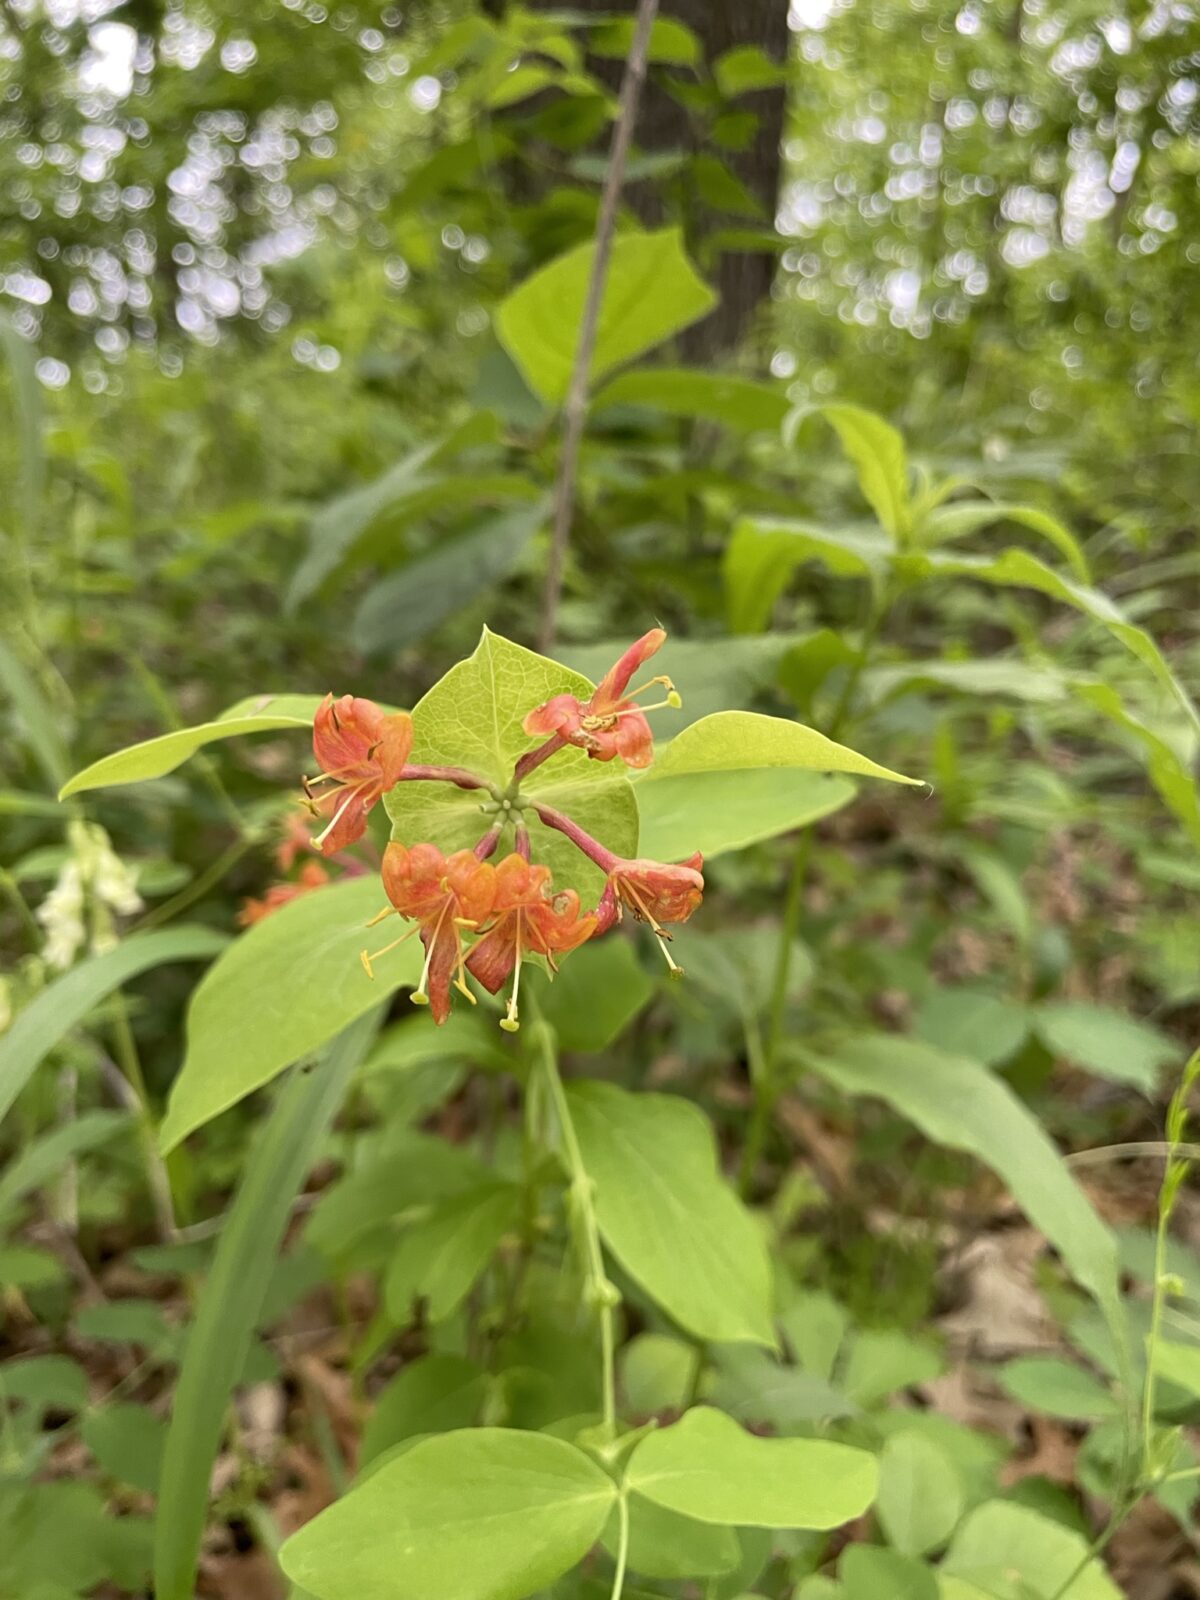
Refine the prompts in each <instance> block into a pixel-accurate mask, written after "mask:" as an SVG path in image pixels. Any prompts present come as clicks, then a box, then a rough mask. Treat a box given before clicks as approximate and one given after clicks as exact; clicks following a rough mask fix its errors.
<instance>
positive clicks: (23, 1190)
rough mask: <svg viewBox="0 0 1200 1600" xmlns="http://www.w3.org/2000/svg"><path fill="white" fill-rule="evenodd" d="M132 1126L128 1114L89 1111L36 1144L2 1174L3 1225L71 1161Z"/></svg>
mask: <svg viewBox="0 0 1200 1600" xmlns="http://www.w3.org/2000/svg"><path fill="white" fill-rule="evenodd" d="M131 1126H132V1118H131V1117H130V1115H129V1113H128V1112H127V1111H85V1112H84V1113H83V1115H82V1116H80V1117H76V1118H75V1119H74V1120H73V1121H72V1122H65V1123H63V1124H62V1126H61V1127H58V1128H52V1129H51V1130H50V1132H49V1133H44V1134H42V1135H41V1137H40V1138H37V1139H35V1140H33V1142H32V1143H31V1144H30V1145H28V1146H27V1147H26V1149H24V1150H22V1151H21V1153H20V1155H18V1156H15V1157H14V1158H13V1159H12V1160H11V1161H10V1162H9V1163H8V1165H7V1166H6V1167H5V1168H4V1170H3V1172H0V1223H3V1221H4V1220H5V1213H6V1212H7V1211H10V1210H11V1209H12V1208H13V1206H15V1205H16V1204H17V1202H18V1201H19V1200H21V1199H22V1198H23V1197H24V1196H25V1195H27V1194H31V1193H32V1192H33V1190H34V1189H40V1188H41V1187H42V1186H43V1184H46V1183H49V1182H50V1181H51V1180H52V1179H54V1178H57V1177H59V1176H60V1174H61V1173H62V1172H63V1171H64V1169H65V1168H66V1165H67V1163H68V1162H69V1161H73V1160H74V1159H75V1158H76V1157H77V1156H81V1155H83V1154H84V1153H85V1152H86V1151H88V1150H95V1149H97V1148H98V1147H99V1146H100V1145H102V1144H107V1143H108V1141H109V1140H110V1139H111V1138H112V1137H113V1136H114V1134H117V1133H120V1132H123V1131H124V1130H125V1129H127V1128H129V1127H131Z"/></svg>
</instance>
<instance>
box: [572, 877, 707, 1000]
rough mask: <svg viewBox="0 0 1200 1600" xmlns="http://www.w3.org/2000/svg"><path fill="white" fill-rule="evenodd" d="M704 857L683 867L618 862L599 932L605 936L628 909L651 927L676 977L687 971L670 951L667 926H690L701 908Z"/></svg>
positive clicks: (601, 910) (598, 911) (599, 918)
mask: <svg viewBox="0 0 1200 1600" xmlns="http://www.w3.org/2000/svg"><path fill="white" fill-rule="evenodd" d="M703 865H704V857H703V856H702V855H701V854H700V852H699V851H697V852H696V854H695V855H694V856H692V857H690V858H689V859H688V860H687V861H685V862H683V864H682V865H680V866H668V865H666V864H665V863H664V862H661V861H648V860H640V861H617V862H616V864H615V865H614V866H613V867H612V868H611V869H610V871H609V876H608V886H607V888H606V889H605V891H604V895H603V897H602V899H601V901H600V904H599V905H598V906H597V908H596V916H597V922H598V930H599V932H601V933H603V932H604V931H605V930H606V929H607V928H610V927H611V926H612V925H613V923H614V922H616V921H619V919H620V917H621V915H622V909H623V907H625V906H628V908H629V910H630V911H631V912H632V913H633V915H634V917H635V918H636V919H637V921H638V922H645V923H647V924H648V925H649V926H650V928H651V929H652V930H653V932H654V936H655V938H656V939H657V940H658V943H659V948H660V949H661V951H662V953H663V955H664V956H665V957H666V959H667V966H668V967H669V968H670V969H671V972H672V973H673V974H674V975H675V976H677V977H678V976H681V975H682V971H683V969H682V968H681V967H680V966H679V964H678V963H677V962H676V961H675V959H674V957H673V956H672V955H671V952H670V951H669V950H668V949H667V946H668V944H670V942H671V935H670V934H669V933H668V932H667V930H666V929H665V928H664V927H663V926H662V924H663V923H664V922H686V921H687V920H688V918H689V917H690V916H691V914H692V912H693V911H695V909H696V907H697V906H698V905H699V904H700V901H701V898H702V897H703V894H704V878H703V875H702V873H701V871H700V869H701V867H702V866H703Z"/></svg>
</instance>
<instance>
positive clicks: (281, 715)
mask: <svg viewBox="0 0 1200 1600" xmlns="http://www.w3.org/2000/svg"><path fill="white" fill-rule="evenodd" d="M320 703H321V696H320V695H301V694H287V695H283V694H280V695H259V696H257V697H256V698H254V699H251V700H243V701H240V702H239V703H238V705H236V706H233V707H231V708H230V709H229V710H228V711H226V712H223V713H222V715H221V716H219V717H218V718H216V719H215V721H213V722H201V723H199V724H198V725H197V726H196V727H194V728H179V729H177V730H176V731H175V732H173V733H164V734H160V735H159V737H158V738H157V739H146V740H144V741H143V742H142V743H141V744H132V745H129V746H128V748H126V749H124V750H116V751H114V752H113V754H112V755H110V756H102V757H101V758H100V760H99V761H93V762H92V764H91V766H90V767H84V769H83V771H82V772H77V773H76V774H75V776H74V777H73V778H72V779H71V780H70V782H69V783H67V784H66V785H65V786H64V787H63V790H62V792H61V794H60V795H59V799H60V800H65V799H66V798H67V796H68V795H72V794H82V793H83V791H84V790H85V789H106V788H108V787H110V786H111V785H112V784H116V783H145V782H146V781H147V780H148V779H150V778H161V777H163V776H165V774H166V773H168V772H174V771H175V768H176V767H179V766H182V765H183V763H184V762H185V761H187V760H188V759H189V758H190V757H191V756H194V755H195V754H196V752H197V750H200V749H203V747H204V746H205V745H206V744H213V743H214V742H215V741H216V740H218V739H233V738H236V737H239V736H240V735H242V734H246V733H277V732H279V731H280V730H281V729H282V730H287V729H302V730H307V731H309V732H311V730H312V721H313V717H314V715H315V714H316V709H317V707H318V706H319V705H320Z"/></svg>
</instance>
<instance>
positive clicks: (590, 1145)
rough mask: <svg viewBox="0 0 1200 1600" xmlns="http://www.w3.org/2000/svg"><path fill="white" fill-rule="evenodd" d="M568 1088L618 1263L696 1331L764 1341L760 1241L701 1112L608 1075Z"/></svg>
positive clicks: (767, 1286) (770, 1333) (768, 1330)
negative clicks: (608, 1079)
mask: <svg viewBox="0 0 1200 1600" xmlns="http://www.w3.org/2000/svg"><path fill="white" fill-rule="evenodd" d="M567 1094H568V1098H569V1100H570V1104H571V1117H572V1120H573V1121H574V1123H575V1131H576V1133H577V1135H578V1138H579V1144H580V1148H581V1150H582V1151H583V1161H584V1166H585V1167H586V1168H587V1171H588V1176H589V1177H590V1178H591V1179H592V1181H593V1182H594V1184H595V1186H596V1196H595V1204H596V1217H597V1220H598V1222H599V1224H600V1232H601V1234H602V1235H603V1237H604V1240H605V1243H606V1244H607V1245H608V1247H609V1249H610V1250H611V1251H612V1252H613V1254H614V1255H615V1256H616V1258H617V1260H618V1261H619V1262H620V1263H621V1265H622V1266H623V1267H624V1268H625V1270H626V1271H627V1272H628V1273H629V1274H630V1276H631V1277H632V1278H634V1279H636V1281H637V1282H638V1283H639V1284H641V1286H642V1288H643V1289H645V1291H646V1293H647V1294H649V1295H650V1296H651V1298H652V1299H654V1300H656V1301H657V1302H658V1304H659V1305H661V1306H662V1307H663V1309H664V1310H665V1311H667V1312H668V1313H669V1314H670V1315H671V1316H672V1317H674V1318H675V1320H676V1321H677V1322H678V1323H679V1324H680V1326H681V1327H683V1328H686V1329H687V1331H688V1332H689V1333H692V1334H695V1336H696V1337H697V1338H700V1339H711V1340H714V1341H718V1342H719V1341H733V1340H738V1339H747V1340H750V1341H752V1342H754V1343H758V1344H765V1345H773V1344H774V1343H775V1334H774V1329H773V1327H772V1323H771V1265H770V1261H769V1259H768V1256H767V1249H766V1244H765V1242H764V1240H763V1235H762V1231H761V1230H760V1228H759V1226H758V1224H757V1223H756V1222H755V1221H754V1219H753V1217H751V1215H750V1213H749V1212H748V1211H747V1210H746V1209H745V1207H744V1206H743V1205H742V1203H741V1201H740V1200H738V1198H737V1197H736V1195H735V1194H734V1192H733V1190H732V1189H731V1188H730V1187H729V1185H728V1184H727V1183H726V1182H725V1180H724V1179H723V1178H722V1177H721V1175H720V1173H719V1171H718V1169H717V1152H716V1142H715V1140H714V1138H713V1132H712V1128H711V1127H710V1125H709V1122H708V1119H707V1118H706V1117H705V1115H704V1113H703V1112H702V1111H701V1110H700V1109H699V1108H698V1107H697V1106H694V1105H692V1104H691V1103H690V1102H689V1101H687V1100H681V1099H680V1098H679V1097H678V1096H676V1095H661V1094H636V1095H635V1094H630V1093H629V1092H628V1090H625V1089H619V1088H617V1087H616V1085H615V1084H609V1083H573V1084H571V1086H570V1087H569V1089H568V1091H567ZM733 1520H734V1521H736V1520H737V1519H736V1518H734V1519H733Z"/></svg>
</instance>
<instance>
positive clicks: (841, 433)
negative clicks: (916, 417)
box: [820, 403, 912, 545]
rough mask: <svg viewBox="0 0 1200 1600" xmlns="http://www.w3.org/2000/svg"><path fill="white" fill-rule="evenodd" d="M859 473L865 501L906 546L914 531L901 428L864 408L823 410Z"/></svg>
mask: <svg viewBox="0 0 1200 1600" xmlns="http://www.w3.org/2000/svg"><path fill="white" fill-rule="evenodd" d="M820 412H821V415H822V416H823V417H824V418H825V420H826V422H828V423H830V424H831V425H832V427H833V429H834V432H835V433H836V434H837V436H838V438H839V439H840V440H841V442H842V449H843V450H844V451H845V452H846V454H847V455H848V456H849V457H850V460H851V462H852V463H853V465H854V470H855V472H856V473H857V474H858V486H859V488H860V489H861V490H862V493H863V499H864V500H866V502H867V504H868V505H869V506H870V507H871V509H872V511H874V513H875V515H876V516H877V517H878V518H879V522H880V526H881V527H882V528H883V529H884V530H885V531H886V532H887V533H889V534H891V536H892V538H893V539H894V540H895V541H896V543H897V544H898V545H903V544H904V543H905V541H906V540H907V538H908V535H909V534H910V533H911V532H912V501H911V498H910V493H909V482H908V453H907V451H906V450H905V448H904V439H903V437H902V436H901V434H900V431H899V429H897V428H893V427H892V425H891V423H890V422H885V421H884V419H883V418H882V417H880V416H877V415H876V414H875V412H873V411H867V410H865V409H864V408H863V407H862V406H851V405H843V404H841V403H837V404H834V405H825V406H821V407H820Z"/></svg>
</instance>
